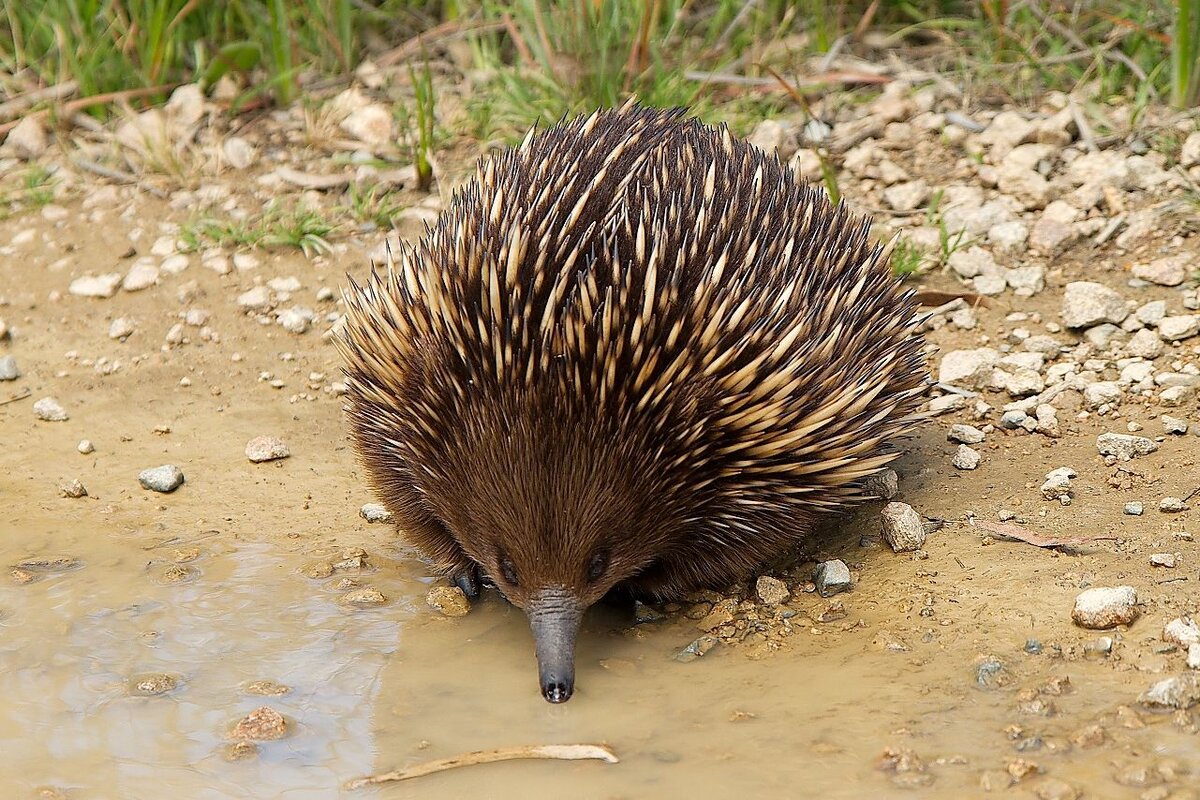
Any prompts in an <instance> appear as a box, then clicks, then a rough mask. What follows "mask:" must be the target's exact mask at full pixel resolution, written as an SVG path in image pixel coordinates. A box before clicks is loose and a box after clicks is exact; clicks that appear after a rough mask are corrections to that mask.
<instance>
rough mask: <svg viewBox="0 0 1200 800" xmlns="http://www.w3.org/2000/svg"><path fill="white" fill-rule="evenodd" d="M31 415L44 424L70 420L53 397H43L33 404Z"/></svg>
mask: <svg viewBox="0 0 1200 800" xmlns="http://www.w3.org/2000/svg"><path fill="white" fill-rule="evenodd" d="M33 413H34V414H35V415H36V416H37V418H38V419H40V420H45V421H46V422H65V421H66V420H68V419H70V416H69V415H68V414H67V412H66V410H65V409H63V407H62V406H61V405H60V404H59V402H58V401H57V400H55V399H54V398H53V397H43V398H42V399H41V400H38V401H37V402H36V403H34V404H33Z"/></svg>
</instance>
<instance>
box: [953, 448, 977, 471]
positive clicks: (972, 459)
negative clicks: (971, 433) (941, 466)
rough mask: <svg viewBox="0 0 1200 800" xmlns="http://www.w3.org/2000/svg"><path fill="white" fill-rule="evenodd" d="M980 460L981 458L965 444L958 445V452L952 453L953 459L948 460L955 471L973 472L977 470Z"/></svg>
mask: <svg viewBox="0 0 1200 800" xmlns="http://www.w3.org/2000/svg"><path fill="white" fill-rule="evenodd" d="M982 460H983V456H981V455H979V453H978V451H975V450H972V449H971V448H970V447H967V446H966V445H965V444H960V445H959V446H958V450H956V451H955V452H954V458H952V459H951V460H950V464H951V465H952V466H953V467H954V468H955V469H962V470H973V469H978V468H979V463H980V462H981V461H982Z"/></svg>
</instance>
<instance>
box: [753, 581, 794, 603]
mask: <svg viewBox="0 0 1200 800" xmlns="http://www.w3.org/2000/svg"><path fill="white" fill-rule="evenodd" d="M754 592H755V594H757V595H758V599H759V600H761V601H762V602H763V603H766V604H767V605H769V606H777V605H780V604H781V603H786V602H787V601H788V598H790V597H791V596H792V593H791V592H790V591H788V588H787V584H786V583H784V582H783V581H781V580H779V579H778V578H772V577H770V576H769V575H761V576H759V578H758V581H757V582H756V583H755V585H754Z"/></svg>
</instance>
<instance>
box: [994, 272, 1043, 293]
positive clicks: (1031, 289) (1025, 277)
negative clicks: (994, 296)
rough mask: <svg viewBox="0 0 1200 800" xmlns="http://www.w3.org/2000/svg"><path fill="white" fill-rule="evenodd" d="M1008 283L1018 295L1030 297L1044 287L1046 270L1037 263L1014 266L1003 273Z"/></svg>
mask: <svg viewBox="0 0 1200 800" xmlns="http://www.w3.org/2000/svg"><path fill="white" fill-rule="evenodd" d="M1004 277H1005V278H1006V279H1007V281H1008V285H1009V286H1010V287H1011V288H1012V289H1013V291H1015V292H1016V293H1017V294H1018V295H1021V296H1024V297H1030V296H1032V295H1035V294H1037V293H1038V292H1040V291H1042V289H1045V288H1046V270H1045V268H1044V267H1041V266H1039V265H1037V264H1031V265H1030V266H1027V267H1015V268H1013V269H1010V270H1009V271H1008V272H1006V273H1005V275H1004Z"/></svg>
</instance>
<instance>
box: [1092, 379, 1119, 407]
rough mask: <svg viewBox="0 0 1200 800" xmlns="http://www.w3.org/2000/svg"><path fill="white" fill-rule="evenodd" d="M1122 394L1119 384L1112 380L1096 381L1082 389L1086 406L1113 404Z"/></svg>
mask: <svg viewBox="0 0 1200 800" xmlns="http://www.w3.org/2000/svg"><path fill="white" fill-rule="evenodd" d="M1122 394H1123V392H1122V390H1121V386H1120V385H1119V384H1117V383H1116V382H1114V381H1097V382H1096V383H1093V384H1090V385H1089V386H1087V387H1086V388H1085V389H1084V390H1083V401H1084V402H1085V403H1087V407H1088V408H1099V407H1100V406H1103V405H1114V404H1116V403H1117V402H1119V401H1120V399H1121V395H1122Z"/></svg>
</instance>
